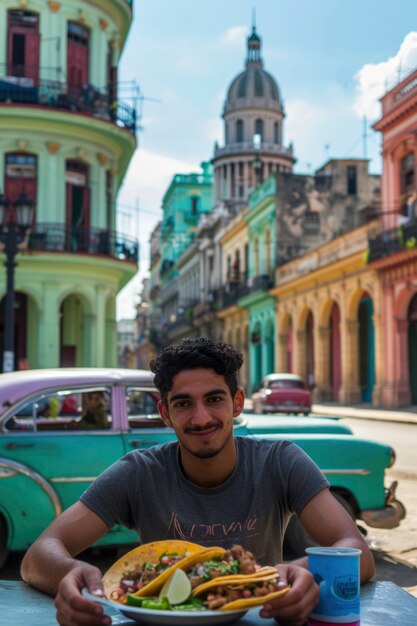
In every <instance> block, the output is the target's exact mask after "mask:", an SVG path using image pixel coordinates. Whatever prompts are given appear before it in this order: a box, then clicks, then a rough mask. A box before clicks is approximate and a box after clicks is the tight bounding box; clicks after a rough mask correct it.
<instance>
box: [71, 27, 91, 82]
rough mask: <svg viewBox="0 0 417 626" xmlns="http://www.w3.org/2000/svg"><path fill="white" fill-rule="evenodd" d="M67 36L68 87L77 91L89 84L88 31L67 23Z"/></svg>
mask: <svg viewBox="0 0 417 626" xmlns="http://www.w3.org/2000/svg"><path fill="white" fill-rule="evenodd" d="M67 35H68V42H67V81H68V87H69V88H70V89H73V90H78V89H81V88H82V87H84V86H85V85H87V84H88V83H89V30H88V29H87V28H85V26H81V24H76V23H75V22H69V23H68V33H67Z"/></svg>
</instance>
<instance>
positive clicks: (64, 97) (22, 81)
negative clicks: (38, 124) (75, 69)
mask: <svg viewBox="0 0 417 626" xmlns="http://www.w3.org/2000/svg"><path fill="white" fill-rule="evenodd" d="M19 69H21V68H19V67H13V68H10V67H7V66H6V65H4V64H3V65H2V64H0V106H2V105H4V104H6V105H9V104H21V105H29V106H31V107H34V106H36V107H38V106H39V107H42V108H43V107H45V108H51V109H57V110H60V111H69V112H71V113H77V114H81V115H88V116H91V117H94V118H97V119H100V120H105V121H106V122H111V123H114V124H116V125H117V126H119V127H120V128H124V129H126V130H128V131H129V132H130V133H132V134H133V135H135V133H136V125H137V119H136V117H137V115H136V109H135V108H134V107H131V106H129V105H127V104H126V103H125V102H123V101H121V100H119V99H118V98H115V97H114V95H113V94H112V90H100V89H97V88H96V87H94V86H93V85H86V86H84V87H82V88H75V87H69V86H68V84H67V83H64V82H60V81H58V80H45V79H40V80H34V79H32V78H25V77H24V76H20V75H19V74H21V73H22V72H20V71H19ZM8 72H10V74H14V75H8Z"/></svg>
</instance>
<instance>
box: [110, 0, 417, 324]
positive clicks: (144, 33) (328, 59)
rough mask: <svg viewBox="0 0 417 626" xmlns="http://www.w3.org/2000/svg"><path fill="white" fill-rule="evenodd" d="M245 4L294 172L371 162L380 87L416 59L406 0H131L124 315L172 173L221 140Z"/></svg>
mask: <svg viewBox="0 0 417 626" xmlns="http://www.w3.org/2000/svg"><path fill="white" fill-rule="evenodd" d="M254 15H255V21H256V29H257V32H258V34H259V35H260V36H261V38H262V57H263V60H264V68H265V69H266V70H267V71H268V72H269V73H271V74H272V75H273V76H274V78H275V79H276V81H277V83H278V86H279V89H280V92H281V96H282V98H283V100H284V105H285V111H286V118H285V121H284V145H285V146H288V145H289V143H291V142H292V143H293V146H294V153H295V157H296V158H297V163H296V165H295V167H294V172H296V173H309V172H314V170H316V169H318V168H319V167H320V166H321V165H323V164H324V163H325V162H326V161H327V160H328V159H329V158H348V157H352V158H355V157H356V158H365V157H366V158H368V159H369V171H370V173H377V174H380V173H381V171H382V162H381V156H380V146H381V137H380V133H377V132H376V131H374V130H373V129H372V124H373V123H374V122H375V121H376V120H377V119H378V118H379V116H380V102H379V98H380V97H381V96H382V95H383V94H384V93H385V92H386V91H387V89H389V88H392V87H393V86H394V85H395V84H397V83H398V81H399V80H402V79H404V78H405V77H406V76H407V75H408V74H410V73H411V71H413V70H414V69H416V68H417V22H416V20H414V22H413V19H412V16H417V11H416V4H415V0H398V1H397V2H392V0H315V1H314V2H312V1H311V0H298V1H296V0H134V20H133V24H132V27H131V29H130V32H129V35H128V39H127V43H126V46H125V49H124V51H123V55H122V59H121V63H120V66H119V80H120V81H121V93H120V97H121V98H122V99H123V98H124V96H125V94H126V95H127V94H128V91H129V89H130V86H131V85H135V86H136V88H137V90H138V91H137V92H138V93H139V99H138V108H139V112H140V114H141V119H140V129H139V132H138V148H137V151H136V153H135V155H134V157H133V159H132V161H131V163H130V166H129V169H128V172H127V174H126V176H125V179H124V181H123V184H122V186H121V189H120V192H119V197H118V214H119V220H118V228H119V230H120V231H122V232H124V233H126V234H129V235H132V236H136V237H137V238H138V239H139V243H140V270H139V272H138V274H137V275H136V276H135V278H134V279H132V280H131V281H130V283H129V284H128V285H126V287H125V288H124V289H123V290H122V291H121V292H120V294H119V296H118V300H117V318H118V319H121V318H133V317H134V316H135V309H134V305H135V304H136V303H137V302H138V301H139V294H140V289H141V283H142V280H143V277H144V276H147V275H149V273H148V269H149V238H150V234H151V232H152V230H153V228H154V227H155V226H156V224H157V223H158V221H159V220H160V219H161V217H162V211H161V205H162V198H163V195H164V193H165V191H166V190H167V188H168V186H169V184H170V182H171V180H172V177H173V176H174V175H175V174H177V173H190V172H198V171H200V163H201V162H202V161H207V160H209V159H210V158H211V157H212V155H213V147H214V143H215V141H218V142H219V144H220V145H224V137H223V120H222V117H221V114H222V109H223V104H224V100H225V97H226V92H227V88H228V86H229V84H230V83H231V81H232V79H233V78H234V77H235V76H236V74H238V73H239V72H241V71H243V69H244V67H245V58H246V38H247V36H248V35H249V34H250V32H251V28H252V21H253V16H254ZM413 27H414V30H413Z"/></svg>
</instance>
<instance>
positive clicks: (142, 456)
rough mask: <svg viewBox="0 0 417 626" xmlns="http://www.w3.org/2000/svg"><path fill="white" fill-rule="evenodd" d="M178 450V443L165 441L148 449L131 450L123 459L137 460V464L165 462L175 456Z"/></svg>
mask: <svg viewBox="0 0 417 626" xmlns="http://www.w3.org/2000/svg"><path fill="white" fill-rule="evenodd" d="M177 450H178V441H167V442H165V443H159V444H157V445H154V446H151V447H150V448H145V449H143V448H142V449H138V450H132V451H131V452H128V453H127V454H126V456H125V457H123V458H124V459H128V460H137V461H138V462H140V461H144V462H151V461H152V460H155V461H163V460H164V459H165V460H166V459H167V457H168V456H170V455H174V456H175V455H176V454H177Z"/></svg>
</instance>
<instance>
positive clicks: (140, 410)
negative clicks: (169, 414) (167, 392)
mask: <svg viewBox="0 0 417 626" xmlns="http://www.w3.org/2000/svg"><path fill="white" fill-rule="evenodd" d="M125 395H126V406H127V415H128V419H129V426H130V427H131V428H139V427H152V426H163V425H164V424H163V422H162V420H161V419H160V416H159V412H158V400H159V394H158V392H156V391H154V390H151V389H141V388H139V387H126V389H125Z"/></svg>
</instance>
